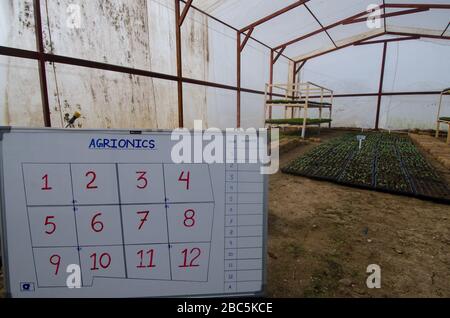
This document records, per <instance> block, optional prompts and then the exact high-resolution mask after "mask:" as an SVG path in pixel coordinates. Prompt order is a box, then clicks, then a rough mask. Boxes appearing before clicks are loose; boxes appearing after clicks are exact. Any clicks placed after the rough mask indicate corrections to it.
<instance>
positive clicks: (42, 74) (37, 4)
mask: <svg viewBox="0 0 450 318" xmlns="http://www.w3.org/2000/svg"><path fill="white" fill-rule="evenodd" d="M33 9H34V21H35V33H36V47H37V54H38V61H39V80H40V84H41V99H42V110H43V116H44V125H45V127H51V126H52V121H51V118H50V103H49V99H48V87H47V73H46V69H45V58H44V54H45V49H44V40H43V36H42V16H41V1H40V0H34V1H33Z"/></svg>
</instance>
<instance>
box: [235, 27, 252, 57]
mask: <svg viewBox="0 0 450 318" xmlns="http://www.w3.org/2000/svg"><path fill="white" fill-rule="evenodd" d="M253 30H254V29H253V28H251V29H250V30H249V31H248V32H247V34H246V35H245V38H244V41H243V42H242V44H240V50H241V52H242V50H244V48H245V45H246V44H247V42H248V40H249V39H250V37H251V36H252V33H253ZM238 34H239V32H238ZM239 41H240V40H239Z"/></svg>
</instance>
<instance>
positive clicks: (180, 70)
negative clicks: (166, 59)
mask: <svg viewBox="0 0 450 318" xmlns="http://www.w3.org/2000/svg"><path fill="white" fill-rule="evenodd" d="M180 11H181V8H180V0H175V24H176V28H175V38H176V58H177V93H178V127H179V128H183V127H184V111H183V81H182V78H183V63H182V59H181V58H182V57H181V24H180V20H181V17H180V14H181V12H180Z"/></svg>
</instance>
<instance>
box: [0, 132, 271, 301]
mask: <svg viewBox="0 0 450 318" xmlns="http://www.w3.org/2000/svg"><path fill="white" fill-rule="evenodd" d="M11 132H27V133H32V132H48V133H72V132H77V133H86V134H88V133H103V134H128V135H140V134H142V133H159V134H160V133H167V134H168V133H171V132H172V130H168V129H132V130H130V129H128V130H127V129H63V128H21V127H17V128H13V127H10V126H0V243H1V255H2V262H3V277H4V289H5V291H6V295H5V297H6V298H12V294H11V286H10V280H9V278H10V274H9V273H10V271H9V261H8V244H7V228H6V223H7V222H6V208H5V191H4V190H5V187H4V175H3V168H4V167H3V152H4V149H3V135H4V134H8V133H11ZM189 132H191V133H193V132H194V131H193V130H189ZM203 132H204V131H203ZM222 133H224V134H225V131H224V130H222ZM263 187H264V190H263V244H262V251H263V256H262V288H261V290H260V291H257V292H255V293H229V294H228V293H223V294H204V295H174V296H170V297H164V296H157V297H150V296H149V297H142V298H171V297H173V298H188V297H192V298H200V297H206V298H213V297H217V298H228V297H241V296H242V297H244V296H246V297H248V296H254V297H263V296H265V295H266V292H267V251H268V246H267V245H268V244H267V241H268V238H269V235H268V234H269V233H268V216H269V213H268V198H269V196H268V191H269V177H268V175H263Z"/></svg>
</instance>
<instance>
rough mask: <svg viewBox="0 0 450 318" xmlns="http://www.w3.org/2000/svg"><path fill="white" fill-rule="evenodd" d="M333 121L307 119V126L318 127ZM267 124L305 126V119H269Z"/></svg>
mask: <svg viewBox="0 0 450 318" xmlns="http://www.w3.org/2000/svg"><path fill="white" fill-rule="evenodd" d="M330 122H331V119H318V118H307V119H306V124H307V125H318V124H323V123H330ZM266 124H274V125H303V118H288V119H268V120H266Z"/></svg>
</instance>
